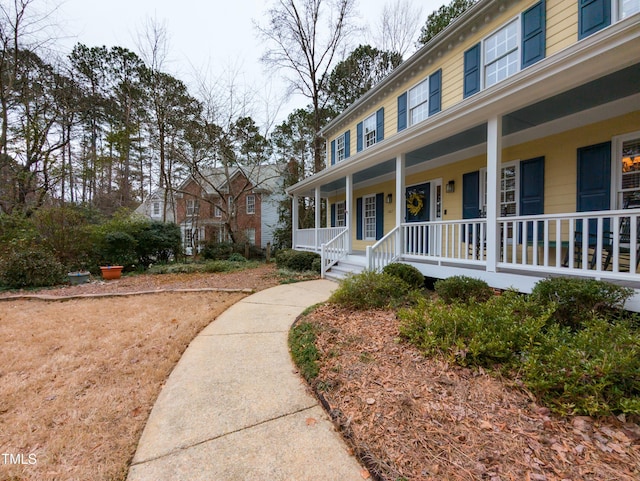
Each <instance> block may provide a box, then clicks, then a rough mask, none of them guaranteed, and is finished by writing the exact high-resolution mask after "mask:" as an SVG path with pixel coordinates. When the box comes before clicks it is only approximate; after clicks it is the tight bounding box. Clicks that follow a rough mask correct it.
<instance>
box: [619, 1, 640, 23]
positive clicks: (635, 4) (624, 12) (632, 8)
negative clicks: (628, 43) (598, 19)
mask: <svg viewBox="0 0 640 481" xmlns="http://www.w3.org/2000/svg"><path fill="white" fill-rule="evenodd" d="M638 12H640V2H639V1H638V0H621V1H620V5H619V6H618V17H619V18H620V20H622V19H623V18H627V17H629V16H631V15H633V14H634V13H638Z"/></svg>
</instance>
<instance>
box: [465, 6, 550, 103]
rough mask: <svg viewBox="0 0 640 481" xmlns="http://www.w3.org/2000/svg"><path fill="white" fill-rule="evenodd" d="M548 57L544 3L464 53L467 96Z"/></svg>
mask: <svg viewBox="0 0 640 481" xmlns="http://www.w3.org/2000/svg"><path fill="white" fill-rule="evenodd" d="M545 55H546V3H545V0H541V1H540V2H538V3H536V4H535V5H533V6H532V7H530V8H528V9H527V10H525V11H524V12H522V14H520V15H518V17H516V18H515V19H513V20H511V21H509V22H508V23H507V24H505V25H503V26H502V27H500V28H499V29H498V30H496V31H495V32H493V33H492V34H491V35H489V36H487V37H486V38H485V39H484V40H482V42H480V43H478V44H476V45H474V46H473V47H471V48H470V49H469V50H467V51H466V52H465V53H464V97H465V98H466V97H469V96H470V95H473V94H475V93H477V92H479V91H480V90H481V89H483V88H487V87H490V86H492V85H495V84H496V83H498V82H500V81H502V80H504V79H506V78H508V77H510V76H511V75H513V74H515V73H516V72H518V71H519V70H521V69H523V68H525V67H529V66H530V65H533V64H534V63H536V62H538V61H539V60H542V59H543V58H544V57H545Z"/></svg>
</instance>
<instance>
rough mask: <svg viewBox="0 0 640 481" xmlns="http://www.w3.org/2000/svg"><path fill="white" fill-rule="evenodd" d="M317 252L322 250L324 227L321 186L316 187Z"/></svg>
mask: <svg viewBox="0 0 640 481" xmlns="http://www.w3.org/2000/svg"><path fill="white" fill-rule="evenodd" d="M315 214H316V220H315V227H316V242H315V246H316V250H319V249H320V231H319V229H320V226H321V225H322V197H320V186H318V187H316V212H315Z"/></svg>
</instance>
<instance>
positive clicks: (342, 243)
mask: <svg viewBox="0 0 640 481" xmlns="http://www.w3.org/2000/svg"><path fill="white" fill-rule="evenodd" d="M338 229H340V230H341V232H340V233H339V234H338V235H337V236H335V237H334V238H333V239H331V240H330V241H329V242H326V243H323V244H322V246H321V248H320V255H321V259H322V269H321V272H320V275H321V277H322V278H323V279H324V276H325V273H326V272H327V271H328V270H329V269H330V268H331V267H332V266H334V265H335V264H337V263H338V261H340V259H344V258H345V257H346V256H347V254H348V253H349V251H348V246H349V229H347V228H346V227H338Z"/></svg>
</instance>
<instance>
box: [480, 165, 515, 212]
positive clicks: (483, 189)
mask: <svg viewBox="0 0 640 481" xmlns="http://www.w3.org/2000/svg"><path fill="white" fill-rule="evenodd" d="M508 167H515V169H516V179H515V182H516V185H515V203H516V213H515V214H514V215H515V216H518V215H520V160H512V161H509V162H503V163H502V164H501V166H500V180H499V181H498V186H499V187H500V205H499V207H500V212H499V214H498V217H504V216H503V215H502V204H503V202H502V183H501V180H502V170H503V169H506V168H508ZM478 190H479V191H480V210H481V212H482V214H483V217H484V216H486V214H487V168H486V167H483V168H481V169H480V189H478Z"/></svg>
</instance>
